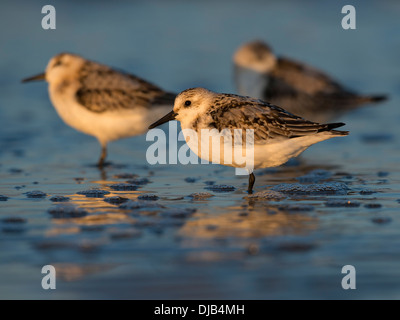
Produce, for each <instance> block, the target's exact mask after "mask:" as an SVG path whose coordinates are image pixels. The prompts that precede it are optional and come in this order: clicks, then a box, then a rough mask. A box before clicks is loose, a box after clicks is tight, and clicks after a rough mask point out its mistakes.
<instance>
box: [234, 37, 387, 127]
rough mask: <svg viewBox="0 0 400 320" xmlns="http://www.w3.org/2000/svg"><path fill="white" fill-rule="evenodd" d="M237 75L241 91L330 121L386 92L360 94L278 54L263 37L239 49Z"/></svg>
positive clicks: (375, 100)
mask: <svg viewBox="0 0 400 320" xmlns="http://www.w3.org/2000/svg"><path fill="white" fill-rule="evenodd" d="M233 62H234V79H235V84H236V90H237V91H238V93H239V94H241V95H246V96H251V97H254V98H258V99H262V100H264V101H268V102H270V103H273V104H277V105H279V106H284V107H285V109H286V110H287V111H289V112H292V113H294V114H297V115H300V116H302V117H304V118H306V119H309V120H312V121H316V122H321V123H323V122H328V121H332V120H333V119H335V118H337V117H339V116H340V115H342V114H343V113H345V112H347V111H350V110H354V109H355V108H358V107H359V106H361V105H363V104H366V103H373V102H379V101H383V100H386V99H387V97H386V96H385V95H360V94H358V93H356V92H354V91H352V90H350V89H348V88H346V87H344V86H342V85H341V84H339V83H338V82H337V81H335V80H334V79H332V78H331V77H330V76H328V75H327V74H326V73H324V72H322V71H320V70H318V69H316V68H314V67H311V66H308V65H306V64H304V63H301V62H297V61H294V60H290V59H288V58H285V57H277V56H275V55H274V53H273V52H272V50H271V48H270V47H269V46H268V45H267V44H266V43H264V42H262V41H252V42H248V43H245V44H244V45H242V46H241V47H239V49H238V50H237V51H236V52H235V54H234V56H233Z"/></svg>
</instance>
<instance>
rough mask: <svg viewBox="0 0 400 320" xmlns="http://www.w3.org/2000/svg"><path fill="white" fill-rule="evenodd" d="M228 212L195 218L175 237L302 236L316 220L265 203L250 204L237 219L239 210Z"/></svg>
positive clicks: (313, 226) (315, 225)
mask: <svg viewBox="0 0 400 320" xmlns="http://www.w3.org/2000/svg"><path fill="white" fill-rule="evenodd" d="M227 211H228V213H221V214H218V213H216V214H212V215H211V214H210V215H203V216H200V215H197V216H196V219H192V220H189V221H187V222H186V223H185V224H184V225H183V226H182V228H181V229H180V230H179V234H180V235H182V236H184V237H185V238H188V239H194V240H196V238H199V239H210V240H212V239H221V238H262V237H267V236H277V235H287V234H290V235H298V234H304V233H307V232H309V231H311V230H314V229H315V228H316V227H317V219H316V218H314V217H312V216H310V215H308V214H302V213H293V212H288V211H285V210H280V209H278V207H277V206H272V205H268V206H267V207H266V206H265V202H260V205H257V204H256V203H255V204H254V203H253V204H252V209H251V210H250V211H249V212H248V213H247V212H246V213H245V216H241V215H240V213H241V211H240V208H232V209H231V210H227Z"/></svg>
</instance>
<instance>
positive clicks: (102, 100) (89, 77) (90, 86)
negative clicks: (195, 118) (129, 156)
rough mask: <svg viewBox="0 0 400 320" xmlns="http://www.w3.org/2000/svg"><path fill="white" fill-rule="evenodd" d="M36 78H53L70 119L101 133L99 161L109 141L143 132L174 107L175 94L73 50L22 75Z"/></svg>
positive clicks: (57, 103) (60, 106) (62, 112)
mask: <svg viewBox="0 0 400 320" xmlns="http://www.w3.org/2000/svg"><path fill="white" fill-rule="evenodd" d="M33 80H46V81H47V82H48V83H49V95H50V100H51V102H52V103H53V105H54V107H55V109H56V110H57V113H58V114H59V116H60V117H61V118H62V119H63V120H64V122H65V123H66V124H68V125H69V126H71V127H73V128H74V129H76V130H78V131H81V132H83V133H86V134H88V135H91V136H94V137H96V138H97V140H98V141H99V143H100V145H101V148H102V152H101V156H100V159H99V162H98V166H99V167H103V165H104V163H105V159H106V156H107V144H108V143H109V142H110V141H114V140H118V139H121V138H127V137H131V136H136V135H140V134H143V133H144V132H146V131H147V127H148V126H149V124H151V123H152V122H154V121H155V120H156V119H158V118H159V117H160V116H161V115H162V114H165V113H166V112H168V111H169V110H171V108H172V106H173V102H174V98H175V94H173V93H170V92H166V91H163V90H162V89H161V88H159V87H157V86H155V85H153V84H151V83H149V82H147V81H145V80H143V79H140V78H138V77H136V76H134V75H132V74H128V73H124V72H121V71H116V70H114V69H112V68H110V67H108V66H106V65H103V64H99V63H97V62H93V61H90V60H86V59H84V58H82V57H80V56H78V55H75V54H70V53H61V54H58V55H56V56H54V57H53V58H52V59H51V60H50V61H49V63H48V65H47V68H46V71H45V73H42V74H39V75H37V76H34V77H30V78H27V79H24V80H22V81H23V82H28V81H33Z"/></svg>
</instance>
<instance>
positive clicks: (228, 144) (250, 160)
mask: <svg viewBox="0 0 400 320" xmlns="http://www.w3.org/2000/svg"><path fill="white" fill-rule="evenodd" d="M171 120H179V121H180V123H181V127H182V132H183V135H184V137H185V140H186V143H187V144H188V146H189V148H190V149H191V150H192V151H193V152H194V153H196V154H197V155H198V156H199V157H200V158H201V159H204V160H206V161H208V162H213V163H219V164H222V165H226V166H231V167H237V168H239V167H240V168H243V169H245V170H247V172H248V174H249V175H250V176H249V185H248V192H249V193H252V190H253V185H254V182H255V176H254V173H253V170H254V169H258V168H267V167H275V166H279V165H281V164H283V163H285V162H287V161H288V160H289V159H290V158H293V157H296V156H298V155H299V154H300V153H301V152H303V151H304V150H306V149H307V148H308V147H309V146H311V145H313V144H315V143H317V142H320V141H324V140H327V139H331V138H335V137H341V136H346V135H348V132H347V131H338V130H333V129H335V128H338V127H341V126H343V125H344V123H329V124H319V123H315V122H311V121H308V120H305V119H303V118H301V117H298V116H295V115H293V114H291V113H289V112H287V111H285V110H284V109H282V108H280V107H278V106H275V105H272V104H269V103H268V102H264V101H262V100H258V99H253V98H250V97H243V96H239V95H235V94H225V93H216V92H212V91H209V90H207V89H204V88H192V89H187V90H185V91H182V92H181V93H179V94H178V95H177V97H176V99H175V104H174V109H173V111H171V112H170V113H168V114H167V115H165V116H164V117H163V118H161V119H160V120H158V121H156V122H155V123H153V124H152V125H151V126H150V127H149V129H152V128H155V127H157V126H159V125H161V124H163V123H165V122H168V121H171ZM249 137H250V141H248V138H249ZM214 138H215V139H214ZM243 155H245V156H243ZM243 158H244V161H242V160H243ZM237 159H239V160H240V161H237Z"/></svg>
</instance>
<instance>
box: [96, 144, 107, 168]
mask: <svg viewBox="0 0 400 320" xmlns="http://www.w3.org/2000/svg"><path fill="white" fill-rule="evenodd" d="M106 157H107V146H102V147H101V156H100V159H99V162H98V164H97V166H98V167H99V168H103V166H104V162H105V160H106Z"/></svg>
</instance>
